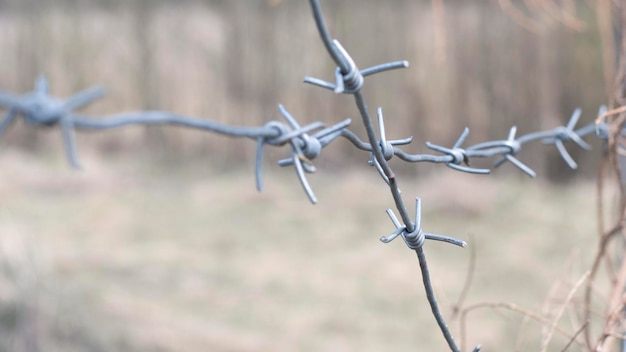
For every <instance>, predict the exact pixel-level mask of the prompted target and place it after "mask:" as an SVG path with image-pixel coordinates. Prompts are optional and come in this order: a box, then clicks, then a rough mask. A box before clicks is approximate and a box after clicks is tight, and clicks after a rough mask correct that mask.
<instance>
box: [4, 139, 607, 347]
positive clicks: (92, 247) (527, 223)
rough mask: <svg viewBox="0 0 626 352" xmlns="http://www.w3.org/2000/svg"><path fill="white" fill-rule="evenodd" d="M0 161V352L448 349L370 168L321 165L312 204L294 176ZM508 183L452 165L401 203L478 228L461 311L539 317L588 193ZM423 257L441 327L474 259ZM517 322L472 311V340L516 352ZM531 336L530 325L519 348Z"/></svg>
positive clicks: (453, 224)
mask: <svg viewBox="0 0 626 352" xmlns="http://www.w3.org/2000/svg"><path fill="white" fill-rule="evenodd" d="M1 159H2V160H1V162H2V165H3V171H2V174H1V175H0V199H1V200H0V209H1V211H0V253H1V254H2V260H1V262H2V263H4V267H3V268H2V269H3V270H2V272H1V273H2V276H1V281H0V283H1V286H0V287H2V289H0V302H1V305H0V325H1V326H2V329H1V330H2V331H3V334H4V336H3V338H0V341H1V342H0V349H2V350H11V351H34V350H36V349H33V348H36V347H32V346H29V345H28V342H25V341H31V342H32V341H33V338H29V337H33V336H34V338H36V341H39V342H38V343H39V346H38V347H39V349H40V350H45V351H72V350H74V351H100V350H103V351H112V350H115V351H124V350H132V351H381V350H393V351H414V350H416V349H419V350H445V344H444V341H443V338H441V336H440V335H439V333H438V331H437V328H436V324H435V322H434V320H433V319H432V317H431V316H430V314H429V312H428V311H429V310H428V307H427V303H426V299H425V297H424V292H423V288H422V287H421V286H420V278H419V269H418V265H417V260H416V258H415V255H414V254H412V253H411V252H410V251H409V250H407V249H406V248H405V247H404V245H403V244H402V243H401V242H400V241H398V242H395V243H393V244H390V245H383V244H381V243H380V242H378V240H377V239H378V237H379V236H380V235H382V234H386V233H388V232H389V231H390V230H392V229H393V226H392V225H391V222H390V221H389V220H388V219H387V218H386V215H385V214H384V209H385V208H386V207H389V206H391V197H390V196H389V195H388V194H387V191H386V187H385V185H384V184H383V183H382V181H381V180H379V179H378V178H377V176H376V172H375V171H373V170H369V172H361V171H359V172H356V171H354V172H344V173H332V172H329V171H327V170H321V171H320V172H319V174H317V175H313V176H312V177H311V178H310V181H311V183H312V184H313V186H314V189H315V190H316V191H317V195H318V198H319V199H320V204H319V205H317V206H312V205H310V204H309V203H308V202H307V199H306V197H305V195H304V193H303V192H302V191H301V189H300V187H299V184H298V183H297V180H296V178H295V177H294V176H293V174H292V171H291V170H284V169H283V170H278V169H277V168H275V167H271V168H270V167H268V168H267V169H268V170H266V190H265V193H263V194H260V195H259V194H257V193H256V191H255V189H254V179H253V174H252V171H251V170H250V169H249V168H248V167H246V169H244V170H233V171H219V170H220V168H219V167H218V166H216V164H212V163H211V162H209V161H207V160H197V161H195V162H191V161H189V162H186V163H176V164H159V163H153V162H140V163H135V162H131V160H101V159H97V158H94V157H90V156H89V155H83V159H84V165H85V166H86V170H85V171H82V172H72V171H70V170H67V169H66V166H65V165H64V163H63V161H62V160H59V159H54V158H52V159H50V160H43V159H39V157H37V159H33V157H31V156H28V155H23V154H13V153H11V152H9V151H3V153H2V154H1ZM137 159H140V158H139V157H138V158H137ZM520 180H521V179H520ZM520 180H505V179H502V178H499V177H498V176H489V177H488V178H485V177H477V176H470V175H456V174H454V173H453V172H452V171H447V170H443V171H442V173H441V174H438V175H437V177H432V178H429V179H417V178H413V179H411V177H410V176H408V175H405V176H404V177H403V178H402V179H401V186H402V190H403V192H404V194H405V195H406V196H407V197H411V196H412V195H416V194H419V195H421V196H422V197H423V199H424V210H425V214H424V221H423V224H424V227H425V229H426V230H427V231H430V232H435V233H443V234H451V235H455V236H457V237H460V238H463V239H468V237H469V235H470V234H473V235H474V237H475V239H476V240H475V242H476V243H475V246H476V248H477V254H478V256H477V263H476V273H475V279H474V284H473V286H472V289H471V291H470V293H469V296H468V298H467V303H468V304H471V303H474V302H482V301H506V302H511V303H515V304H518V305H520V306H523V307H526V308H528V309H531V310H534V311H538V312H540V311H541V306H542V304H543V301H544V297H545V296H546V294H547V292H548V290H549V288H550V286H551V285H552V283H553V282H554V281H555V280H556V279H557V278H560V277H561V278H562V277H565V278H568V277H570V278H572V281H575V278H578V277H579V276H580V275H581V274H582V273H583V272H584V271H585V269H586V267H587V266H588V264H589V262H590V259H589V257H590V256H591V255H592V254H593V253H588V250H589V248H591V247H592V246H590V243H592V242H590V241H594V240H595V238H596V237H595V236H596V235H595V232H594V229H595V225H594V224H595V211H594V210H595V208H594V201H593V199H594V188H593V185H592V184H586V183H580V184H569V185H564V186H550V187H547V186H545V185H542V184H541V182H537V181H533V182H527V181H526V180H525V179H523V180H521V181H520ZM411 206H412V205H411ZM574 252H578V253H580V254H579V255H578V257H576V258H577V259H576V260H575V261H574V264H572V261H571V260H570V261H569V263H570V264H568V260H567V258H570V257H571V254H572V253H574ZM426 253H427V256H428V258H429V261H430V263H431V266H432V268H431V269H432V274H433V277H434V280H435V284H436V290H437V293H438V297H439V298H440V301H441V303H442V306H443V309H444V312H446V314H447V315H448V316H449V315H450V313H451V307H452V306H453V304H454V303H455V301H456V299H457V296H458V294H459V292H460V290H461V289H462V286H463V279H464V277H465V275H466V267H467V264H468V258H469V251H467V250H466V251H464V250H461V249H458V248H453V247H451V246H446V245H442V244H438V243H428V244H427V250H426ZM565 286H567V285H565ZM567 291H568V290H567V289H565V292H567ZM520 321H521V318H520V317H519V316H517V315H511V314H505V315H498V314H494V312H493V311H489V310H485V311H481V312H475V313H472V314H471V315H470V316H469V330H468V336H469V343H470V344H475V343H482V344H484V345H486V346H488V347H489V350H512V349H513V346H514V345H515V343H516V337H517V335H518V334H519V330H518V329H519V323H520ZM452 326H453V327H454V329H455V331H456V333H457V335H458V321H453V322H452ZM565 328H568V329H570V326H568V325H565ZM570 330H571V329H570ZM539 331H540V329H539V327H538V326H537V325H533V324H530V325H529V327H528V328H527V329H526V332H525V334H524V335H525V336H527V337H528V338H527V339H526V345H525V346H527V347H528V350H537V349H538V347H537V346H539V344H538V343H539V341H540V339H539V338H540V334H539ZM572 331H574V330H572ZM33 334H34V335H33ZM533 336H536V337H533ZM566 343H567V339H565V338H562V337H560V336H555V338H554V340H553V344H554V346H555V349H556V350H558V349H559V347H563V346H564V345H565V344H566ZM535 347H537V348H535Z"/></svg>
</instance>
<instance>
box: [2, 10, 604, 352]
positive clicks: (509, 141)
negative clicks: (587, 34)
mask: <svg viewBox="0 0 626 352" xmlns="http://www.w3.org/2000/svg"><path fill="white" fill-rule="evenodd" d="M309 2H310V6H311V11H312V13H313V18H314V20H315V25H316V26H317V30H318V32H319V35H320V38H321V40H322V42H323V43H324V46H325V48H326V50H327V51H328V54H329V56H330V57H331V59H332V60H333V61H334V62H335V64H336V65H337V68H336V69H335V71H334V72H333V73H332V75H333V78H334V81H333V82H328V81H325V80H322V79H318V78H312V77H308V76H307V77H305V79H304V82H305V83H307V84H312V85H315V86H318V87H321V88H324V89H328V90H332V91H333V92H334V93H336V94H349V95H352V96H353V97H354V102H355V106H356V108H357V111H358V114H359V116H360V120H361V123H362V124H363V126H364V128H365V131H366V139H365V140H362V139H361V138H360V137H359V136H358V135H357V134H356V133H354V132H352V131H351V130H350V129H349V128H348V127H349V126H350V125H351V123H352V120H351V119H346V120H343V121H340V122H338V123H336V124H334V125H332V126H329V127H326V126H325V125H324V124H323V123H322V122H320V121H314V122H308V123H301V122H298V121H299V120H298V119H297V118H296V117H294V116H292V115H291V114H290V113H289V112H288V110H287V109H286V108H285V107H284V106H283V105H280V104H279V105H278V111H279V113H280V115H281V116H282V118H283V119H284V120H285V121H278V120H274V121H269V122H267V123H266V124H264V125H263V126H230V125H226V124H223V123H220V122H217V121H213V120H208V119H205V118H200V117H189V116H182V115H179V114H175V113H171V112H165V111H138V112H132V113H122V114H115V115H108V116H102V117H89V116H84V115H80V114H77V113H76V110H78V109H80V108H82V107H84V106H86V105H88V104H89V103H91V102H93V101H95V100H97V99H99V98H101V97H102V96H103V95H104V89H103V88H101V87H99V86H96V87H92V88H89V89H86V90H84V91H81V92H79V93H77V94H75V95H73V96H71V97H69V98H68V99H58V98H55V97H53V96H51V95H50V93H49V86H48V81H47V80H46V79H45V77H43V76H42V77H40V78H38V79H37V81H36V83H35V89H34V90H33V91H32V92H30V93H27V94H24V95H15V94H11V93H8V92H2V91H0V106H2V107H4V108H5V110H6V114H5V116H4V118H3V119H2V120H1V121H0V134H2V133H3V132H5V130H6V129H7V128H8V127H9V126H10V125H11V123H12V122H13V121H15V119H16V118H17V117H18V116H22V117H23V118H24V120H25V121H26V122H27V123H28V124H30V125H32V126H43V127H54V126H57V125H58V126H59V127H60V129H61V131H62V136H63V141H64V145H65V153H66V156H67V159H68V161H69V163H70V165H71V166H72V167H74V168H80V162H79V157H78V150H77V149H78V148H77V146H76V142H75V140H74V134H75V131H98V130H107V129H113V128H120V127H124V126H128V125H168V126H178V127H182V128H193V129H198V130H204V131H208V132H211V133H218V134H222V135H225V136H229V137H233V138H249V139H252V140H255V141H256V143H257V152H256V158H255V179H256V187H257V189H258V190H259V191H261V190H262V188H263V179H262V164H263V151H264V148H265V147H266V146H268V145H269V146H274V147H282V146H285V145H288V146H289V156H288V157H287V158H285V159H282V160H280V161H279V162H278V164H279V165H280V166H283V167H288V166H293V167H294V170H295V173H296V175H297V177H298V179H299V181H300V183H301V185H302V188H303V189H304V191H305V193H306V195H307V197H308V198H309V200H310V201H311V203H314V204H315V203H317V197H316V196H315V193H314V192H313V189H312V187H311V185H310V184H309V182H308V180H307V178H306V174H308V173H314V172H316V170H317V169H316V167H315V165H314V163H313V161H314V160H315V159H316V158H317V157H318V156H319V155H320V154H321V153H322V151H323V149H324V148H325V147H326V146H328V145H329V144H331V143H332V142H334V141H335V140H337V139H338V138H339V137H342V138H343V139H345V140H347V141H349V142H350V143H352V144H353V145H354V146H355V147H356V148H358V149H360V150H363V151H367V152H369V153H370V159H369V164H370V165H371V166H373V167H374V168H375V169H376V170H377V172H378V173H379V174H380V176H381V178H382V179H383V180H384V182H385V183H386V184H387V185H388V187H389V190H390V193H391V196H392V198H393V200H394V203H395V208H396V211H397V212H398V214H399V217H400V218H398V217H396V215H395V213H394V211H392V210H391V209H387V215H388V216H389V218H390V219H391V221H392V224H393V226H394V228H395V229H394V230H393V231H392V232H391V233H390V234H388V235H386V236H382V237H381V238H380V241H382V242H383V243H389V242H391V241H393V240H394V239H395V238H397V237H401V238H402V239H403V240H404V242H405V244H406V245H407V247H408V248H409V249H411V250H413V251H415V253H416V255H417V258H418V262H419V266H420V270H421V275H422V283H423V286H424V289H425V291H426V296H427V300H428V303H429V305H430V308H431V311H432V314H433V316H434V318H435V320H436V322H437V324H438V326H439V328H440V330H441V332H442V334H443V336H444V338H445V340H446V342H447V344H448V346H449V348H450V350H451V351H460V349H459V347H458V346H457V344H456V342H455V340H454V338H453V336H452V333H451V332H450V329H449V328H448V326H447V324H446V321H445V319H444V317H443V315H442V313H441V311H440V309H439V305H438V302H437V299H436V297H435V294H434V290H433V287H432V282H431V278H430V271H429V267H428V261H427V259H426V255H425V251H424V245H425V243H426V240H435V241H443V242H446V243H450V244H454V245H456V246H459V247H465V246H466V243H465V242H464V241H462V240H459V239H456V238H454V237H449V236H444V235H437V234H432V233H427V232H425V231H424V230H423V229H422V221H421V220H422V219H421V216H422V215H421V207H422V204H421V200H420V198H419V197H417V198H416V200H415V212H414V216H413V217H411V214H410V213H409V211H408V209H407V206H406V204H405V201H404V198H403V197H402V194H401V191H400V187H399V183H398V178H397V176H396V174H395V173H394V171H393V170H392V168H391V166H390V164H389V161H390V160H391V159H393V158H394V157H397V158H398V159H400V160H403V161H405V162H411V163H419V162H430V163H438V164H444V165H446V166H448V167H449V168H452V169H454V170H457V171H461V172H466V173H472V174H489V173H490V172H491V170H490V169H485V168H475V167H472V166H470V165H471V160H472V159H475V158H490V157H496V158H497V160H496V161H495V163H494V167H499V166H501V165H503V164H504V163H506V162H509V163H511V164H512V165H513V166H515V167H517V168H518V169H520V170H521V171H522V172H524V173H525V174H527V175H528V176H530V177H536V173H535V171H534V170H532V169H531V168H530V167H528V166H527V165H525V164H524V163H523V162H522V161H521V160H520V159H518V156H519V154H520V153H521V151H522V149H523V146H524V145H525V144H527V143H530V142H533V141H537V140H541V141H542V142H543V143H544V144H548V145H554V146H555V147H556V148H557V150H558V152H559V154H560V155H561V157H562V158H563V160H564V161H565V162H566V163H567V165H568V166H569V167H571V168H572V169H575V168H577V164H576V162H575V161H574V159H573V158H572V156H571V155H570V154H569V152H568V150H567V149H566V147H565V145H566V143H569V142H572V143H573V144H576V145H577V146H578V147H580V148H582V149H584V150H590V149H591V146H590V145H589V144H588V143H587V142H585V141H584V139H583V138H584V137H585V136H587V135H590V134H595V135H596V136H597V137H599V138H602V139H607V138H608V127H607V125H606V123H601V124H599V125H596V124H595V123H590V124H588V125H585V126H583V127H580V128H578V129H576V125H577V124H578V121H579V119H580V117H581V114H582V111H581V110H580V109H576V110H575V111H574V112H573V114H572V115H571V118H570V119H569V121H568V123H567V124H566V125H564V126H557V127H555V128H553V129H551V130H547V131H539V132H532V133H528V134H525V135H522V136H519V137H517V128H516V127H512V128H511V129H510V130H509V133H508V135H507V137H506V138H505V139H501V140H495V141H487V142H483V143H478V144H475V145H472V146H468V147H463V144H464V143H465V141H466V139H467V137H468V135H469V129H468V128H465V129H464V130H463V131H462V133H461V135H460V136H459V138H458V139H457V141H456V142H455V143H454V145H452V146H451V147H445V146H442V145H438V144H435V143H431V142H426V147H427V148H428V149H429V150H431V151H433V152H435V153H436V154H424V153H417V154H412V153H409V152H407V151H405V150H404V149H402V148H403V147H405V146H407V145H410V144H411V143H412V142H413V138H412V137H411V136H407V137H406V138H403V139H397V140H391V139H388V138H387V136H386V129H385V119H384V116H383V109H382V108H381V107H379V108H378V109H377V111H376V112H377V113H376V124H375V123H374V121H373V118H372V115H371V114H370V111H369V109H368V107H367V105H366V103H365V100H364V98H363V95H362V94H361V90H362V88H363V86H364V85H365V77H367V76H370V75H373V74H378V73H382V72H386V71H389V70H395V69H401V68H408V66H409V64H408V62H407V61H393V62H389V63H384V64H381V65H377V66H374V67H370V68H367V69H364V70H361V69H359V68H358V66H357V65H356V62H355V60H354V59H353V58H352V57H351V56H350V54H349V53H348V51H347V50H346V49H345V48H344V47H343V46H342V45H341V44H340V42H339V41H338V40H335V39H332V37H331V36H330V34H329V31H328V28H327V27H326V24H325V22H324V17H323V14H322V11H321V7H320V4H319V1H318V0H309ZM603 109H604V110H603ZM604 111H606V109H605V108H601V110H600V112H599V114H602V113H603V112H604ZM479 350H480V345H479V346H476V347H475V348H474V349H473V351H479Z"/></svg>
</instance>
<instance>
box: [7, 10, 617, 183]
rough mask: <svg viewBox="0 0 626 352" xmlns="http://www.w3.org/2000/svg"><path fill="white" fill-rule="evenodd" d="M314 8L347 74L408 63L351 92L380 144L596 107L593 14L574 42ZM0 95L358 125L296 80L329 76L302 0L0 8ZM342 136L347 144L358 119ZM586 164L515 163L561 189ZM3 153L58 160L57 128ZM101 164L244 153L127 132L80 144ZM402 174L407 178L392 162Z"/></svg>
mask: <svg viewBox="0 0 626 352" xmlns="http://www.w3.org/2000/svg"><path fill="white" fill-rule="evenodd" d="M382 4H383V3H382V2H380V1H373V0H342V1H324V2H323V8H324V11H325V13H326V15H327V17H328V18H327V20H328V22H329V24H330V27H331V30H332V34H333V36H334V37H336V38H339V39H340V40H341V42H342V44H344V46H345V47H346V48H347V49H348V50H349V51H350V52H351V54H352V56H353V57H354V58H355V60H356V61H357V64H359V66H360V67H362V68H365V67H368V66H370V65H374V64H378V63H382V62H386V61H393V60H400V59H406V60H408V61H409V62H410V64H411V67H410V68H409V69H408V70H405V71H400V72H392V73H386V74H384V75H381V76H379V77H373V78H369V79H368V83H367V84H366V86H365V89H364V93H365V94H366V98H367V101H368V102H369V104H370V105H371V106H370V108H375V106H377V105H380V106H383V108H384V111H385V116H386V117H387V119H388V121H389V123H388V134H389V135H390V136H392V137H397V138H400V137H402V138H403V137H406V135H407V134H412V135H414V136H415V137H416V142H415V144H414V145H413V146H411V147H410V148H409V150H411V151H412V152H417V151H424V150H425V147H424V146H423V142H425V141H427V140H429V141H432V142H436V143H439V144H446V143H452V142H453V141H454V140H455V139H456V138H457V137H458V135H459V134H460V132H461V131H462V128H463V127H464V126H466V125H467V126H469V127H470V131H471V134H470V138H469V143H474V142H481V141H484V140H487V139H501V138H504V137H505V136H506V134H507V131H508V129H509V128H510V126H511V125H517V126H518V134H523V133H526V132H531V131H535V130H539V129H547V128H552V127H555V126H557V125H558V124H560V123H562V122H564V121H567V119H568V118H569V116H570V114H571V112H572V111H573V110H574V109H575V108H576V107H582V108H583V109H584V110H583V111H584V115H583V119H582V122H581V123H588V122H590V121H591V120H592V119H593V118H594V117H595V114H596V111H597V108H598V106H599V104H602V103H605V92H606V90H605V83H604V82H603V78H602V77H603V72H602V70H603V68H602V58H601V50H600V40H599V39H598V33H597V29H596V26H595V25H594V21H595V18H596V17H595V15H594V14H593V12H592V10H591V9H589V8H588V7H584V6H581V7H580V8H579V9H578V14H577V15H578V17H579V18H580V19H581V20H583V22H584V23H585V24H586V26H585V28H584V29H583V30H582V31H577V30H573V29H571V28H568V27H565V26H563V25H560V24H558V23H548V22H547V23H544V24H543V25H542V27H541V29H540V30H539V31H537V32H531V31H528V30H527V29H525V28H522V27H521V26H519V25H518V24H516V23H515V22H514V21H513V19H512V18H511V17H510V16H508V15H507V14H505V13H503V11H502V9H501V8H500V7H499V6H498V3H497V2H495V1H445V2H444V6H443V9H442V10H441V9H440V11H441V12H440V13H439V17H434V15H433V14H434V13H435V12H434V11H433V7H432V6H431V1H414V0H394V1H391V2H385V3H384V6H382ZM0 48H2V57H1V58H0V60H1V62H2V64H1V65H0V88H1V89H3V90H7V91H13V92H26V91H28V90H30V89H31V88H32V84H33V83H32V82H33V80H34V79H35V78H36V77H37V76H38V75H39V74H46V75H47V76H48V77H49V78H50V80H51V89H52V93H53V94H55V95H57V96H60V97H63V96H68V95H70V94H71V93H72V92H75V91H76V90H79V89H82V88H84V87H86V86H89V85H92V84H97V83H102V84H104V85H105V86H106V87H107V88H108V96H107V97H106V98H105V99H103V100H102V101H100V102H98V103H96V104H94V105H93V106H92V107H90V108H89V110H88V111H87V113H89V114H93V115H98V116H99V115H106V114H113V113H117V112H122V111H131V110H133V111H134V110H143V109H162V110H169V111H175V112H178V113H182V114H187V115H192V116H204V117H206V118H210V119H215V120H219V121H222V122H225V123H230V124H236V125H261V124H263V123H265V122H266V121H268V120H271V119H281V117H280V116H279V114H278V111H277V109H276V105H277V104H278V103H279V102H280V103H282V104H284V105H285V106H286V107H287V108H288V109H289V110H290V111H291V112H292V113H293V114H294V115H295V116H297V117H298V118H299V119H300V120H302V121H313V120H323V121H326V122H328V123H332V122H336V121H338V120H339V119H343V118H345V117H352V118H356V117H357V112H356V110H355V108H354V106H353V104H352V102H351V99H350V98H349V97H335V96H333V95H332V93H331V92H328V91H325V90H321V89H317V88H313V87H310V86H305V85H303V84H302V83H301V82H302V78H303V77H304V76H306V75H311V76H315V77H319V78H324V79H328V80H330V79H332V72H333V65H332V62H331V60H330V59H329V58H328V56H327V54H326V52H325V50H324V49H323V46H322V44H321V42H320V40H319V38H318V36H317V33H316V32H315V28H314V25H313V21H312V19H311V15H310V10H309V8H308V3H307V2H306V1H295V0H282V1H281V0H267V1H261V0H255V1H252V0H248V1H243V0H239V1H192V0H187V1H178V0H177V1H164V0H134V1H109V0H106V1H105V0H102V1H98V0H89V1H88V0H47V1H38V0H0ZM352 128H353V129H354V130H355V131H356V132H357V133H362V129H361V128H360V126H359V124H358V119H355V123H354V125H353V126H352ZM594 142H595V144H594V146H595V147H596V148H595V151H594V152H592V153H586V152H582V151H581V150H579V149H578V148H577V147H576V146H573V145H572V146H570V147H569V149H570V151H571V152H572V154H573V156H574V157H575V158H576V160H578V161H580V162H579V164H580V166H581V167H580V170H579V171H578V172H576V173H574V172H572V171H570V170H569V169H567V166H566V165H565V163H564V162H562V161H561V160H560V158H559V156H558V154H557V153H556V151H555V150H553V148H552V147H547V146H543V145H540V143H537V144H534V145H529V146H528V148H525V150H524V153H523V156H522V157H521V158H522V159H523V160H524V162H527V163H528V164H529V165H530V166H531V167H533V168H535V169H536V170H537V171H538V173H539V174H540V175H543V176H544V177H548V178H550V179H552V180H557V181H562V180H565V179H567V178H570V177H574V175H583V176H584V175H586V176H595V174H596V170H597V167H596V166H597V163H598V159H599V157H598V150H599V149H600V148H599V147H598V146H599V143H598V142H597V141H594ZM2 143H3V145H4V146H7V145H10V146H11V147H15V146H20V147H24V148H28V149H32V148H35V149H37V148H38V149H41V148H49V147H51V146H54V147H55V148H57V147H58V150H59V153H61V149H62V148H61V146H60V137H59V133H42V132H40V131H32V130H29V129H27V128H24V127H23V126H19V127H13V128H11V129H10V130H9V131H7V133H6V134H5V135H4V136H2ZM79 144H80V147H81V148H90V147H93V148H96V149H98V150H99V151H100V152H101V153H134V152H136V151H137V150H149V151H150V152H151V153H160V154H162V155H166V156H167V155H169V156H173V157H178V156H181V157H184V156H198V155H202V156H206V157H210V156H214V154H215V153H216V152H215V151H214V150H215V149H216V148H219V153H220V154H221V155H220V156H218V157H220V158H226V157H229V158H230V157H232V158H233V160H235V161H243V160H248V159H249V158H251V157H252V156H253V153H254V143H249V142H246V141H240V140H229V139H228V138H223V137H219V136H215V135H207V134H205V133H200V132H196V131H185V130H181V129H172V128H160V127H133V128H126V129H124V130H117V131H112V132H106V133H98V134H89V135H82V136H79ZM331 149H332V152H331V151H329V152H327V153H325V154H324V155H323V156H322V158H321V159H322V161H321V162H322V163H327V164H329V165H336V166H338V167H339V166H343V165H346V164H347V165H350V164H355V163H359V164H364V161H365V158H367V156H366V155H364V154H363V153H360V152H359V151H356V150H355V148H353V147H352V146H351V145H350V144H348V143H345V142H339V143H337V145H334V146H332V147H331ZM400 168H404V169H405V170H407V169H410V170H414V169H418V168H416V167H415V165H402V166H400ZM419 169H423V170H429V168H419Z"/></svg>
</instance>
